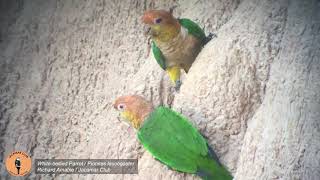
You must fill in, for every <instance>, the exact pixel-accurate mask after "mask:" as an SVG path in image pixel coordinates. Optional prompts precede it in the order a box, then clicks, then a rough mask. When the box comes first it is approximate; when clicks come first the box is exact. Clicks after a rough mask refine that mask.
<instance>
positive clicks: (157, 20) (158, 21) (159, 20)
mask: <svg viewBox="0 0 320 180" xmlns="http://www.w3.org/2000/svg"><path fill="white" fill-rule="evenodd" d="M161 21H162V19H161V18H157V19H155V20H154V22H155V23H156V24H159V23H161Z"/></svg>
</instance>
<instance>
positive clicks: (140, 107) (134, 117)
mask: <svg viewBox="0 0 320 180" xmlns="http://www.w3.org/2000/svg"><path fill="white" fill-rule="evenodd" d="M113 106H114V108H115V109H117V110H118V111H120V112H121V114H122V116H123V117H124V118H125V120H127V121H129V122H130V124H131V125H132V126H133V127H134V128H136V129H138V128H139V127H140V125H141V124H142V122H143V121H144V119H145V118H146V117H147V116H148V115H149V114H150V113H151V112H152V110H153V106H152V104H151V103H150V102H148V101H146V100H145V99H144V98H143V97H141V96H138V95H128V96H121V97H118V98H117V99H116V101H115V103H114V105H113Z"/></svg>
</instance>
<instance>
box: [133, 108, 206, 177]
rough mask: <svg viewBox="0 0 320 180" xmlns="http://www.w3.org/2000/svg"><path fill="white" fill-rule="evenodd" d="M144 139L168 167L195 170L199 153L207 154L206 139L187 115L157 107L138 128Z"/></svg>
mask: <svg viewBox="0 0 320 180" xmlns="http://www.w3.org/2000/svg"><path fill="white" fill-rule="evenodd" d="M138 138H139V140H140V141H141V143H142V144H143V145H144V146H145V148H146V149H147V150H149V151H150V152H151V153H152V155H154V156H155V157H156V158H157V159H158V160H160V161H161V162H163V163H165V164H167V165H168V166H169V167H171V168H173V169H175V170H179V171H183V172H189V173H196V171H197V164H196V163H195V162H196V161H197V159H198V157H199V156H206V155H207V154H208V148H207V142H206V141H205V139H204V138H203V137H202V136H201V134H200V133H199V132H198V130H197V129H195V128H194V127H193V126H192V125H191V124H190V123H189V122H188V120H187V119H186V118H184V117H182V116H181V115H179V114H178V113H176V112H174V111H172V110H171V109H169V108H166V107H158V108H157V109H156V110H154V111H153V113H152V114H151V115H150V116H149V118H148V119H147V120H145V122H144V124H143V126H142V127H141V128H140V130H139V131H138Z"/></svg>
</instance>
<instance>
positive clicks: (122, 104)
mask: <svg viewBox="0 0 320 180" xmlns="http://www.w3.org/2000/svg"><path fill="white" fill-rule="evenodd" d="M113 106H114V108H115V109H117V110H118V111H120V112H121V115H122V116H123V119H124V120H125V121H126V122H127V123H129V124H130V125H131V126H133V127H134V128H135V129H136V130H137V136H138V139H139V141H140V142H141V144H142V145H143V146H144V148H145V149H146V150H147V151H149V152H150V153H151V154H152V155H153V156H154V157H155V159H157V160H159V161H160V162H162V163H163V164H165V165H167V166H168V167H169V168H171V169H173V170H176V171H180V172H186V173H192V174H197V175H199V176H200V177H201V178H202V179H207V180H231V179H232V176H231V174H230V173H229V172H228V170H227V169H226V168H225V167H224V166H223V165H222V164H221V163H220V162H219V160H218V158H217V156H216V154H215V153H214V151H213V150H212V149H211V148H210V146H209V145H208V143H207V141H206V140H205V138H204V137H203V136H202V135H201V134H200V133H199V131H198V130H197V129H196V128H195V127H194V126H193V125H192V124H191V123H190V122H189V121H188V119H187V118H185V117H183V116H182V115H181V114H179V113H177V112H175V111H173V110H171V109H169V108H167V107H163V106H159V107H156V108H154V107H153V105H152V104H151V103H150V102H148V101H146V100H145V99H144V98H143V97H141V96H138V95H129V96H121V97H119V98H117V99H116V101H115V102H114V105H113Z"/></svg>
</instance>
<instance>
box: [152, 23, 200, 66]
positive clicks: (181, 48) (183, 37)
mask: <svg viewBox="0 0 320 180" xmlns="http://www.w3.org/2000/svg"><path fill="white" fill-rule="evenodd" d="M157 46H158V47H159V49H160V50H161V52H162V54H163V55H164V57H165V59H166V66H167V67H172V66H179V67H181V68H184V69H185V70H186V71H188V70H189V68H190V66H191V64H192V63H193V62H194V60H195V59H196V57H197V55H198V54H199V52H200V50H201V48H202V46H201V42H200V41H199V40H198V39H197V38H196V37H194V36H192V35H190V34H188V30H187V29H185V28H183V27H181V31H180V33H179V34H178V35H177V36H176V37H175V38H174V39H172V40H171V41H169V42H166V43H157Z"/></svg>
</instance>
